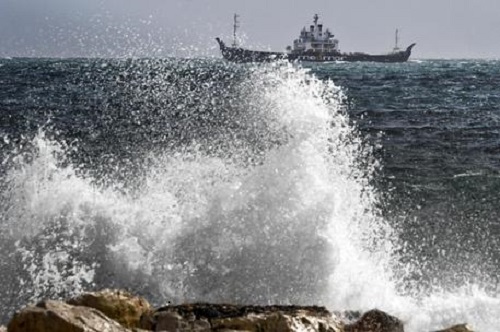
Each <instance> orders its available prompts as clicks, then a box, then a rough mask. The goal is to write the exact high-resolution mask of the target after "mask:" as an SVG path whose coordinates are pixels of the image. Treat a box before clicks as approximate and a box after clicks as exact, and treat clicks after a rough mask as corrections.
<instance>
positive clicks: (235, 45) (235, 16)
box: [233, 13, 240, 47]
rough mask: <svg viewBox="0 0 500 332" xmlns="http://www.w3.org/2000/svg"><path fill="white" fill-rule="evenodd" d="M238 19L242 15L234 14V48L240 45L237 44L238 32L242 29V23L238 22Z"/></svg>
mask: <svg viewBox="0 0 500 332" xmlns="http://www.w3.org/2000/svg"><path fill="white" fill-rule="evenodd" d="M238 17H240V15H238V14H236V13H235V14H234V23H233V47H237V46H238V43H237V42H236V30H237V29H238V28H239V27H240V22H239V21H238Z"/></svg>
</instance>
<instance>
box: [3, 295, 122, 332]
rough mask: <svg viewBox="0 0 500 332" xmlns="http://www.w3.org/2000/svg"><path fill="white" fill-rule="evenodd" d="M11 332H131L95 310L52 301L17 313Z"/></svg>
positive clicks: (11, 324)
mask: <svg viewBox="0 0 500 332" xmlns="http://www.w3.org/2000/svg"><path fill="white" fill-rule="evenodd" d="M8 331H9V332H103V331H106V332H130V330H128V329H126V328H124V327H123V326H121V325H120V324H119V323H117V322H115V321H114V320H112V319H110V318H108V317H107V316H105V315H104V314H103V313H101V312H100V311H98V310H96V309H93V308H89V307H83V306H72V305H69V304H67V303H64V302H59V301H50V300H49V301H45V302H41V303H39V304H37V305H36V306H28V307H26V308H24V309H23V310H21V311H20V312H18V313H16V314H15V315H14V317H13V318H12V320H11V321H10V322H9V325H8Z"/></svg>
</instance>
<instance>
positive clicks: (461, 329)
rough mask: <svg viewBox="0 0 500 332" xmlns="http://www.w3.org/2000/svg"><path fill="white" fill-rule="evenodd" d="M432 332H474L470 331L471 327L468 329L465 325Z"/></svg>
mask: <svg viewBox="0 0 500 332" xmlns="http://www.w3.org/2000/svg"><path fill="white" fill-rule="evenodd" d="M434 332H474V331H473V330H472V327H470V326H469V325H467V324H459V325H455V326H452V327H449V328H447V329H444V330H439V331H434Z"/></svg>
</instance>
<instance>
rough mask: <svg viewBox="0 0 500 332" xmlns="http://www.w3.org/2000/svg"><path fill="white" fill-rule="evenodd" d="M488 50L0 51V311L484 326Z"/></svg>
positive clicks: (496, 154)
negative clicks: (357, 318)
mask: <svg viewBox="0 0 500 332" xmlns="http://www.w3.org/2000/svg"><path fill="white" fill-rule="evenodd" d="M499 236H500V61H496V60H414V61H410V62H407V63H402V64H376V63H329V64H321V65H314V64H304V65H298V64H288V63H280V64H267V65H235V64H229V63H226V62H224V61H222V60H219V59H21V58H14V59H0V314H1V315H3V316H0V323H1V322H5V321H7V320H8V317H9V316H10V315H11V314H12V312H13V311H14V310H17V309H19V307H20V306H22V305H24V304H26V303H28V302H33V301H37V300H39V299H42V298H48V297H50V298H67V297H69V296H72V295H74V294H76V293H79V292H81V291H85V290H93V289H101V288H104V287H114V288H125V289H128V290H130V291H132V292H134V293H138V294H142V295H144V296H146V297H147V298H148V299H150V300H151V301H152V302H153V303H154V304H156V305H159V304H164V303H166V302H167V301H172V302H173V303H179V302H185V301H190V302H191V301H214V302H235V303H252V304H256V303H259V304H268V303H280V304H321V305H326V306H327V307H328V308H330V309H332V310H350V309H355V310H366V309H371V308H373V307H377V308H380V309H383V310H386V311H388V312H390V313H393V314H395V315H397V316H398V317H401V318H402V319H403V320H404V321H405V322H406V328H407V330H408V331H428V330H433V329H434V330H437V329H439V328H441V327H445V326H449V325H452V324H455V323H461V322H469V323H471V325H472V326H474V327H475V328H476V330H478V331H482V332H487V331H497V329H498V328H497V327H498V326H500V320H499V314H500V298H499V296H500V285H499V277H498V276H499V274H500V264H499V263H500V262H499V260H500V249H499V248H500V246H499V244H500V243H499Z"/></svg>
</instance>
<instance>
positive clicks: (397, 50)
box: [394, 29, 399, 52]
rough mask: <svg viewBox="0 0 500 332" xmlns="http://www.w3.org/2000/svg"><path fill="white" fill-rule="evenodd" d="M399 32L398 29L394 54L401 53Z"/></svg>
mask: <svg viewBox="0 0 500 332" xmlns="http://www.w3.org/2000/svg"><path fill="white" fill-rule="evenodd" d="M398 44H399V30H398V29H396V44H395V46H394V52H399V46H398Z"/></svg>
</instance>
